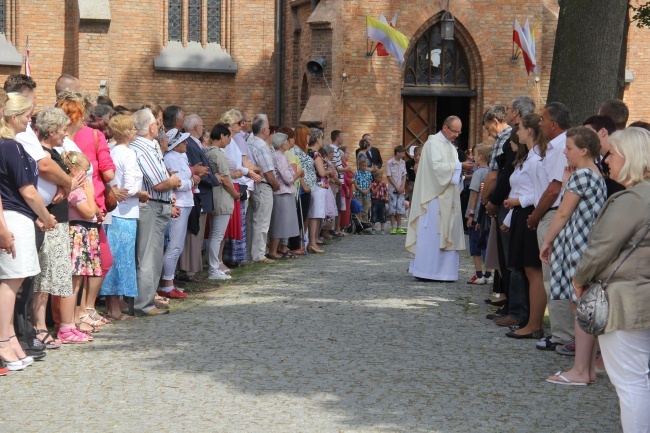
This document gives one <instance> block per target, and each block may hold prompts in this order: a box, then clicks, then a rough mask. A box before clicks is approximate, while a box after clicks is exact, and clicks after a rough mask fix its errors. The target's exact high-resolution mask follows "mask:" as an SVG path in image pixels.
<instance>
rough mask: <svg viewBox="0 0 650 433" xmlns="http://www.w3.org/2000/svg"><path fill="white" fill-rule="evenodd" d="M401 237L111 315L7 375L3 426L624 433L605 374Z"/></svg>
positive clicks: (343, 248)
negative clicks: (430, 275) (161, 310)
mask: <svg viewBox="0 0 650 433" xmlns="http://www.w3.org/2000/svg"><path fill="white" fill-rule="evenodd" d="M403 242H404V237H403V236H390V235H385V236H380V235H375V236H353V237H349V238H346V239H343V240H341V241H338V242H335V243H333V244H332V245H329V246H327V247H326V250H327V254H324V255H315V254H314V255H310V256H309V257H308V258H300V259H299V260H294V261H290V262H280V263H277V264H274V265H268V266H265V267H264V268H262V269H261V270H258V271H256V272H253V273H250V274H248V275H246V276H244V277H242V278H241V279H240V280H238V281H236V282H234V283H233V284H231V285H228V286H225V287H223V288H221V289H219V290H217V291H214V292H211V293H206V294H202V295H193V296H191V298H190V299H189V300H187V301H183V302H179V303H178V304H177V306H176V307H175V308H174V310H173V312H172V314H170V315H167V316H162V317H155V318H148V319H139V320H133V321H130V322H128V323H121V324H118V325H110V326H108V327H106V328H105V329H104V330H102V331H101V332H100V333H98V334H96V335H97V337H96V341H95V342H93V343H92V344H89V345H84V346H80V347H79V346H77V347H72V346H64V347H62V348H61V349H59V350H55V351H49V352H48V356H47V359H46V361H44V362H40V363H37V364H36V365H34V366H32V367H30V368H29V369H28V370H27V371H24V372H19V373H13V374H9V375H8V376H6V377H4V378H0V395H2V416H0V432H19V431H21V432H32V431H33V432H36V431H38V432H64V431H67V432H71V431H80V432H85V431H93V432H101V431H116V432H131V431H139V432H143V431H144V432H158V431H166V432H176V431H192V432H283V433H284V432H335V433H341V432H441V433H452V432H459V433H465V432H591V431H593V432H596V431H598V432H619V431H620V423H619V415H618V399H617V398H616V393H615V391H614V388H613V387H612V385H611V383H610V382H609V381H608V380H607V377H606V376H599V380H598V383H597V384H594V385H589V386H585V387H567V386H557V385H551V384H547V383H546V382H544V379H545V378H546V376H548V375H549V374H551V373H554V372H556V371H557V370H559V369H568V368H570V367H571V365H572V362H573V358H568V357H563V356H561V355H558V354H556V353H554V352H541V351H539V350H536V349H535V348H534V341H531V340H527V341H515V340H511V339H508V338H506V337H505V336H504V332H505V331H506V330H504V329H503V328H498V327H496V326H495V325H493V324H492V323H491V322H490V321H488V320H486V319H485V314H486V312H487V310H488V309H487V307H486V305H485V304H484V303H483V299H484V298H485V297H486V296H487V294H488V293H489V289H488V288H487V287H486V286H478V287H477V286H468V285H467V284H464V282H465V281H467V279H469V277H470V275H471V274H472V272H471V269H472V265H471V260H470V258H469V256H468V255H467V254H463V258H462V264H461V268H462V270H461V279H460V282H459V283H455V284H442V283H424V282H418V281H415V280H414V279H413V278H412V277H410V276H409V275H408V274H407V260H406V256H405V253H404V249H403Z"/></svg>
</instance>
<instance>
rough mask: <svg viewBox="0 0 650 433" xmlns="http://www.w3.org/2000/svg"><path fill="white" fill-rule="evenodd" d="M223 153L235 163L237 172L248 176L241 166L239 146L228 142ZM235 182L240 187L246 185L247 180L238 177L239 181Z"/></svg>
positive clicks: (233, 141) (244, 168) (245, 169)
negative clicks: (239, 171)
mask: <svg viewBox="0 0 650 433" xmlns="http://www.w3.org/2000/svg"><path fill="white" fill-rule="evenodd" d="M223 151H224V153H225V154H226V158H228V159H230V160H231V161H235V164H236V165H237V170H241V171H242V173H243V174H244V176H246V175H247V174H248V169H247V168H246V167H244V166H243V165H242V162H243V161H242V153H241V150H240V149H239V146H238V145H237V143H236V142H235V140H234V139H233V140H230V143H229V144H228V146H226V147H225V149H223ZM234 180H235V182H237V183H239V184H240V185H247V184H248V180H247V179H244V177H243V176H242V177H240V178H239V179H234Z"/></svg>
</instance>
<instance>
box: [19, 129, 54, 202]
mask: <svg viewBox="0 0 650 433" xmlns="http://www.w3.org/2000/svg"><path fill="white" fill-rule="evenodd" d="M16 141H17V142H19V143H20V144H22V145H23V148H24V149H25V152H27V154H29V156H31V157H32V159H33V160H34V161H36V163H37V164H38V161H40V160H41V159H43V158H46V157H47V154H46V153H45V151H44V150H43V147H42V146H41V142H40V141H39V140H38V137H37V136H36V133H35V132H34V130H33V129H32V128H31V125H27V129H26V130H25V132H20V133H18V134H16ZM36 189H37V191H38V194H39V195H40V196H41V198H42V199H43V203H45V206H48V205H49V204H50V203H52V200H54V196H55V195H56V185H55V184H54V183H52V182H48V181H47V180H45V179H43V178H42V177H41V176H40V175H39V176H38V182H37V183H36Z"/></svg>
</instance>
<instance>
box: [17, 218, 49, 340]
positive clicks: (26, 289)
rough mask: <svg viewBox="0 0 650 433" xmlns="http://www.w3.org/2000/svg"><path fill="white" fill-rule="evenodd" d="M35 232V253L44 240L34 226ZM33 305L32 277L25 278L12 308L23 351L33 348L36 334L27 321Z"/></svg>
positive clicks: (40, 231)
mask: <svg viewBox="0 0 650 433" xmlns="http://www.w3.org/2000/svg"><path fill="white" fill-rule="evenodd" d="M34 230H35V232H36V236H35V237H36V251H40V249H41V245H43V241H44V240H45V232H43V231H42V230H41V229H40V228H38V227H37V226H36V225H34ZM33 303H34V277H29V278H25V280H24V281H23V284H22V285H21V286H20V289H19V290H18V294H17V295H16V305H15V307H14V328H15V329H16V337H17V338H18V341H19V342H20V345H21V346H22V348H23V349H27V348H30V347H32V346H34V338H35V337H36V332H35V331H34V327H33V326H32V324H31V322H30V321H29V317H30V315H31V314H32V304H33Z"/></svg>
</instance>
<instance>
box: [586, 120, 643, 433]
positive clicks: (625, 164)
mask: <svg viewBox="0 0 650 433" xmlns="http://www.w3.org/2000/svg"><path fill="white" fill-rule="evenodd" d="M609 141H610V144H611V151H610V154H609V156H608V157H607V158H606V161H605V162H607V163H608V164H609V168H610V177H611V178H612V179H613V180H615V181H616V182H618V183H620V184H621V185H623V186H624V187H625V190H624V191H621V192H618V193H616V194H614V195H612V196H611V197H610V198H609V200H607V202H606V203H605V206H604V207H603V209H602V211H601V213H600V215H599V216H598V219H597V220H596V223H595V224H594V226H593V228H592V229H591V234H590V238H589V245H588V246H587V248H586V250H585V252H584V254H583V256H582V259H581V260H580V263H578V266H577V267H576V273H575V275H574V277H573V286H574V290H575V295H576V297H578V298H580V297H581V296H582V295H583V293H584V291H585V290H586V288H587V285H588V284H589V282H591V281H597V280H603V281H604V280H605V279H606V278H607V277H608V275H609V274H610V273H611V272H612V269H614V267H615V266H617V265H618V264H619V263H620V262H621V259H622V258H624V257H625V256H626V255H627V253H628V252H629V251H630V250H631V248H632V246H633V245H634V244H635V243H637V242H639V241H640V243H639V245H638V247H637V248H636V250H634V251H633V252H632V253H631V254H630V256H629V257H628V258H627V259H626V260H625V261H624V262H623V263H622V265H621V266H620V268H619V269H618V270H617V271H616V272H615V273H614V276H613V277H612V279H611V280H610V282H609V285H608V286H607V287H606V294H607V299H608V301H609V316H608V318H607V327H606V328H605V333H604V334H603V335H601V336H600V337H598V340H599V342H600V350H601V353H602V355H603V360H604V361H605V367H607V374H608V375H609V379H610V380H611V381H612V384H613V385H614V386H615V387H616V392H617V394H618V397H619V402H620V407H621V422H622V424H623V431H624V432H626V433H629V432H648V431H650V411H649V410H648V408H650V377H649V376H648V374H649V370H650V267H649V266H648V262H650V235H646V236H645V238H641V237H642V236H643V234H644V233H646V229H647V227H648V225H650V152H648V149H650V132H648V131H647V130H645V129H642V128H634V127H631V128H627V129H624V130H622V131H618V132H616V133H614V134H612V136H611V137H610V140H609Z"/></svg>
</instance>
